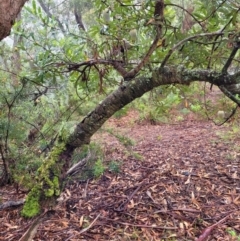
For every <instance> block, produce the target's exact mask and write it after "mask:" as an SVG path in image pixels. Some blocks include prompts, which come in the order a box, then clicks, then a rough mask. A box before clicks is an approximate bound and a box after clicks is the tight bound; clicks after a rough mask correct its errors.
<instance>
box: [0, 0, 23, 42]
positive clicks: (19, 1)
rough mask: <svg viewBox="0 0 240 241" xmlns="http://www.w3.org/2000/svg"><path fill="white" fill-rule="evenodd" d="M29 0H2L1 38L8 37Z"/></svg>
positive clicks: (0, 14) (0, 4)
mask: <svg viewBox="0 0 240 241" xmlns="http://www.w3.org/2000/svg"><path fill="white" fill-rule="evenodd" d="M26 1H27V0H14V1H13V0H1V1H0V40H2V39H3V38H5V37H7V36H8V35H9V34H10V32H11V28H12V26H13V24H14V22H15V19H16V18H17V15H18V13H19V12H20V10H21V9H22V7H23V5H24V3H25V2H26Z"/></svg>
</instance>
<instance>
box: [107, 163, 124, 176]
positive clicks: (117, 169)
mask: <svg viewBox="0 0 240 241" xmlns="http://www.w3.org/2000/svg"><path fill="white" fill-rule="evenodd" d="M120 166H121V163H119V162H116V161H111V162H110V163H109V165H108V170H109V171H110V172H113V173H115V174H117V173H119V172H120Z"/></svg>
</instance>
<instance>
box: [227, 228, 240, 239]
mask: <svg viewBox="0 0 240 241" xmlns="http://www.w3.org/2000/svg"><path fill="white" fill-rule="evenodd" d="M226 231H227V233H228V234H229V235H230V236H231V237H232V238H233V240H236V241H240V235H239V234H238V233H237V232H236V231H235V230H233V229H231V228H227V230H226Z"/></svg>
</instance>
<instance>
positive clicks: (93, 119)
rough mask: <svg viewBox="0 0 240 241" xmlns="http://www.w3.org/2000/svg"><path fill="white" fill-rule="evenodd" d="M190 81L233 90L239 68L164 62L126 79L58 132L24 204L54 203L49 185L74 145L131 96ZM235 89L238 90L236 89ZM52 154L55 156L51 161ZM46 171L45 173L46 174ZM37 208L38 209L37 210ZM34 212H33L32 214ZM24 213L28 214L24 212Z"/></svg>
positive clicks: (60, 174)
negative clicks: (216, 68)
mask: <svg viewBox="0 0 240 241" xmlns="http://www.w3.org/2000/svg"><path fill="white" fill-rule="evenodd" d="M193 81H204V82H209V83H211V84H214V85H217V86H219V87H220V89H221V90H222V88H224V91H228V92H229V90H228V86H231V88H233V86H236V88H235V92H236V91H237V90H238V88H237V86H238V83H240V72H239V73H236V74H235V75H229V74H224V75H223V74H221V73H220V72H216V71H213V70H205V69H200V70H194V69H187V68H184V67H183V66H165V67H164V68H159V69H156V70H155V71H153V73H152V77H149V78H138V79H134V80H132V81H129V82H124V83H123V84H122V85H121V86H120V87H119V88H118V89H117V90H115V91H114V92H112V93H111V94H110V95H109V96H107V97H106V99H105V100H103V101H102V102H101V103H100V104H99V105H98V106H97V107H96V108H95V109H94V110H93V111H92V112H91V113H89V114H88V115H87V116H86V117H85V118H84V119H83V120H82V121H81V122H80V123H79V124H78V125H76V127H74V131H73V132H72V134H70V135H69V136H68V137H67V138H65V137H64V136H63V135H62V134H60V136H59V138H58V142H57V144H56V147H58V146H60V147H61V150H60V151H59V150H57V149H56V148H55V149H54V150H53V151H52V152H51V153H50V155H49V158H48V159H47V160H45V161H44V162H43V164H42V167H40V169H41V171H38V176H37V179H36V180H37V183H41V184H39V185H38V187H37V191H36V188H35V189H34V190H33V191H31V192H30V193H29V196H28V198H27V200H26V203H25V205H28V204H29V203H30V204H31V198H33V200H40V203H39V204H38V206H39V207H40V208H41V210H43V209H45V210H46V209H48V208H49V206H52V205H54V203H55V202H56V199H57V196H58V195H59V192H55V191H54V190H52V189H51V186H54V185H53V184H52V183H53V181H54V178H58V180H59V187H61V186H62V182H63V180H64V178H65V177H66V174H67V170H68V168H69V163H70V160H71V157H72V154H73V151H74V150H75V149H76V148H77V147H81V146H82V145H84V144H88V143H89V142H90V138H91V137H92V135H93V134H94V133H95V132H96V131H97V130H98V129H99V128H100V127H101V126H102V125H103V124H104V122H105V121H106V120H107V119H109V118H110V117H111V116H112V115H113V114H114V113H115V112H116V111H118V110H120V109H121V108H122V107H124V106H125V105H127V104H129V103H130V102H132V101H133V100H134V99H136V98H139V97H141V96H142V95H143V94H144V93H146V92H148V91H150V90H152V89H153V88H155V87H158V86H160V85H169V84H183V85H189V84H190V83H191V82H193ZM238 93H240V92H239V90H238ZM68 130H69V128H66V131H68ZM56 150H57V151H56ZM56 153H57V155H56ZM53 157H54V158H56V159H55V161H54V162H53ZM58 168H59V172H58V174H56V173H57V172H56V169H58ZM42 173H43V174H42ZM46 174H47V175H48V177H47V178H46ZM41 175H42V176H41ZM51 182H52V183H51ZM46 190H47V193H49V192H48V191H50V192H51V193H52V195H51V197H49V196H46V195H45V193H46ZM57 190H58V187H57ZM39 194H40V196H37V197H36V195H39ZM41 200H44V201H41ZM28 209H30V210H31V208H26V210H28ZM39 212H40V210H39V211H38V213H39ZM36 214H37V213H35V215H36ZM24 215H26V216H28V214H26V213H25V214H24Z"/></svg>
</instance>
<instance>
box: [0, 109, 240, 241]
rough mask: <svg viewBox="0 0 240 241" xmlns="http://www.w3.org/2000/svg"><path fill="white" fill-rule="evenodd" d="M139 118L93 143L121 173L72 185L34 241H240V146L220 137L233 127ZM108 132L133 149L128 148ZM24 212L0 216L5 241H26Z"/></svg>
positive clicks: (9, 195)
mask: <svg viewBox="0 0 240 241" xmlns="http://www.w3.org/2000/svg"><path fill="white" fill-rule="evenodd" d="M134 118H135V113H132V112H130V114H129V115H128V116H126V117H122V118H121V119H110V120H109V121H108V122H107V123H106V124H105V125H104V127H103V128H102V131H100V132H98V133H97V134H96V135H95V136H94V137H93V141H95V142H100V143H101V145H102V147H103V149H104V151H105V159H106V163H107V162H111V161H113V160H114V161H116V162H119V163H121V165H120V169H119V172H118V173H114V172H111V171H108V170H106V171H105V172H104V174H103V175H102V176H101V177H100V178H98V179H89V180H87V181H86V182H83V181H79V180H77V179H73V180H72V181H70V182H69V183H68V184H67V185H66V187H65V189H64V191H63V193H62V194H61V201H60V202H59V203H58V205H57V206H56V208H55V210H54V213H53V214H52V215H51V216H50V217H49V218H48V219H47V220H44V221H43V222H42V224H41V225H40V226H39V227H38V231H37V233H36V236H35V238H34V241H40V240H41V241H45V240H48V241H52V240H54V241H57V240H59V241H60V240H65V241H67V240H71V241H76V240H82V241H84V240H99V241H101V240H111V241H117V240H119V241H120V240H122V241H125V240H126V241H127V240H149V241H150V240H152V241H155V240H156V241H157V240H158V241H159V240H172V241H175V240H197V241H203V240H216V241H221V240H239V239H237V238H239V237H237V235H235V236H234V235H230V233H229V232H228V230H233V231H234V232H235V234H240V209H239V207H240V153H238V151H237V150H239V149H238V148H235V147H236V146H238V145H239V143H240V139H239V138H235V139H231V140H229V141H224V140H222V139H221V138H220V137H219V135H218V134H217V132H219V131H222V132H224V131H226V130H227V129H228V127H227V126H221V127H218V126H215V125H214V124H213V123H211V122H207V121H195V120H188V121H183V122H180V123H176V124H159V125H150V124H144V125H141V124H139V123H134V122H133V120H134ZM132 123H134V124H132ZM109 127H111V129H112V130H115V131H116V132H117V133H119V135H122V136H126V137H127V138H130V139H132V140H134V145H132V146H129V147H126V146H124V145H123V144H122V143H121V142H120V141H119V140H118V139H117V135H112V134H111V133H109V132H106V131H104V130H105V128H109ZM159 137H161V138H159ZM0 194H1V201H7V200H19V199H23V198H24V197H25V195H26V193H24V192H22V193H21V192H20V193H19V194H16V192H15V191H14V188H13V187H12V186H7V187H3V188H1V189H0ZM20 210H21V208H20V207H14V208H8V209H5V210H1V211H0V240H8V241H11V240H19V239H20V238H21V236H22V235H23V233H24V232H25V231H26V230H27V229H28V228H29V225H30V224H31V222H32V221H33V220H31V219H30V220H25V219H23V218H22V217H21V216H20V214H19V213H20Z"/></svg>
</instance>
